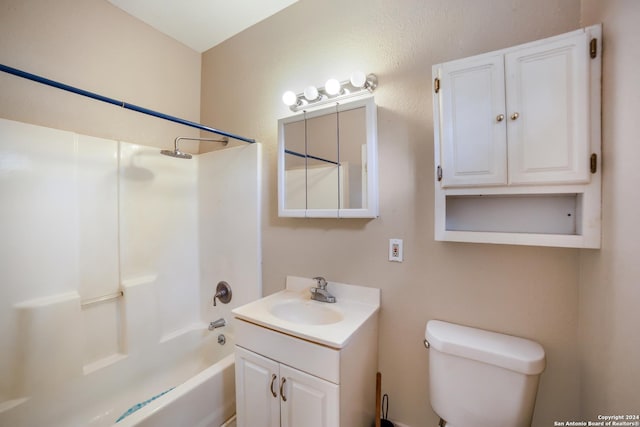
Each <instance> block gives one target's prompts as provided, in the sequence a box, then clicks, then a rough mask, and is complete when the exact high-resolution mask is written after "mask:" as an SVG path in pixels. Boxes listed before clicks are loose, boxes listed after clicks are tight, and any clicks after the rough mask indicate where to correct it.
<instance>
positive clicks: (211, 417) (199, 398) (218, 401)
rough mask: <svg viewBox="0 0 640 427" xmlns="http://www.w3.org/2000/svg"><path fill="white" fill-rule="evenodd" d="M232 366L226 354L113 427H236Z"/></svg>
mask: <svg viewBox="0 0 640 427" xmlns="http://www.w3.org/2000/svg"><path fill="white" fill-rule="evenodd" d="M234 366H235V363H234V357H233V354H229V355H227V356H225V357H224V358H223V359H222V360H221V361H219V362H217V363H215V364H214V365H212V366H210V367H208V368H206V369H205V370H203V371H202V372H200V373H198V374H196V375H195V376H194V377H192V378H189V379H188V380H187V381H185V382H184V383H182V384H180V385H179V386H177V387H175V388H174V389H172V390H171V391H169V392H167V393H166V394H164V395H162V396H161V397H159V398H157V399H155V400H153V401H152V402H151V403H149V404H147V405H146V406H144V407H143V408H141V409H139V410H137V411H136V412H134V413H132V414H131V415H129V416H127V417H126V418H124V419H123V420H122V421H120V422H118V423H117V424H113V427H133V426H137V427H176V426H185V427H186V426H189V427H221V426H224V427H232V426H235V409H236V408H235V380H234Z"/></svg>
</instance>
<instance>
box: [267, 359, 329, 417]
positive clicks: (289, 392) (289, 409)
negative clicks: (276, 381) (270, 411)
mask: <svg viewBox="0 0 640 427" xmlns="http://www.w3.org/2000/svg"><path fill="white" fill-rule="evenodd" d="M280 378H281V380H280V381H281V383H282V382H283V381H284V385H283V387H282V389H281V390H282V396H281V410H282V413H281V421H282V423H281V425H282V427H299V426H304V427H336V426H339V425H340V411H339V402H340V388H339V386H338V385H336V384H333V383H331V382H329V381H325V380H323V379H320V378H317V377H314V376H313V375H309V374H306V373H304V372H302V371H299V370H297V369H293V368H291V367H289V366H286V365H280Z"/></svg>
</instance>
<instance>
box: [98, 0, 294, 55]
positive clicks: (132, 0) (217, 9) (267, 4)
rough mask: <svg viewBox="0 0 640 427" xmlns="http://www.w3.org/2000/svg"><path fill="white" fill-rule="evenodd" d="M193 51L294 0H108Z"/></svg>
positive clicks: (272, 12) (200, 50) (231, 33)
mask: <svg viewBox="0 0 640 427" xmlns="http://www.w3.org/2000/svg"><path fill="white" fill-rule="evenodd" d="M108 1H109V2H110V3H112V4H113V5H115V6H117V7H119V8H120V9H122V10H124V11H125V12H127V13H129V14H130V15H133V16H135V17H136V18H138V19H140V20H141V21H143V22H146V23H147V24H149V25H151V26H152V27H153V28H155V29H156V30H158V31H160V32H162V33H165V34H166V35H168V36H169V37H172V38H174V39H176V40H178V41H180V42H182V43H183V44H185V45H187V46H189V47H190V48H192V49H193V50H195V51H197V52H204V51H205V50H208V49H210V48H212V47H213V46H215V45H217V44H219V43H221V42H223V41H225V40H226V39H228V38H230V37H232V36H234V35H235V34H237V33H239V32H241V31H243V30H245V29H246V28H249V27H250V26H252V25H254V24H256V23H258V22H260V21H262V20H263V19H265V18H268V17H269V16H271V15H273V14H275V13H276V12H278V11H280V10H282V9H284V8H285V7H287V6H289V5H291V4H293V3H295V2H296V1H298V0H108Z"/></svg>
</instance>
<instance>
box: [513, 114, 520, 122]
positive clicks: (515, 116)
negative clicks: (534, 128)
mask: <svg viewBox="0 0 640 427" xmlns="http://www.w3.org/2000/svg"><path fill="white" fill-rule="evenodd" d="M518 117H520V114H519V113H513V114H512V115H511V120H517V119H518Z"/></svg>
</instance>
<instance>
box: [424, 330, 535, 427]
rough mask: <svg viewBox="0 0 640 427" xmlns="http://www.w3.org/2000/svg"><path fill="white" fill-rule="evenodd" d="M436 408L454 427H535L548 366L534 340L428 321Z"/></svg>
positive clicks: (450, 425) (426, 332)
mask: <svg viewBox="0 0 640 427" xmlns="http://www.w3.org/2000/svg"><path fill="white" fill-rule="evenodd" d="M425 338H426V339H427V341H428V342H429V345H430V346H429V391H430V400H431V407H432V408H433V410H434V411H435V412H436V414H438V416H440V418H442V419H444V420H445V421H447V426H448V427H467V426H474V427H496V426H502V427H529V426H530V425H531V418H532V416H533V409H534V406H535V400H536V393H537V391H538V378H539V376H540V374H541V373H542V371H543V370H544V367H545V355H544V349H543V348H542V346H541V345H540V344H538V343H536V342H534V341H531V340H528V339H524V338H519V337H514V336H511V335H504V334H499V333H496V332H490V331H485V330H482V329H476V328H471V327H468V326H462V325H456V324H453V323H448V322H443V321H440V320H430V321H429V322H427V327H426V331H425Z"/></svg>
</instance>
